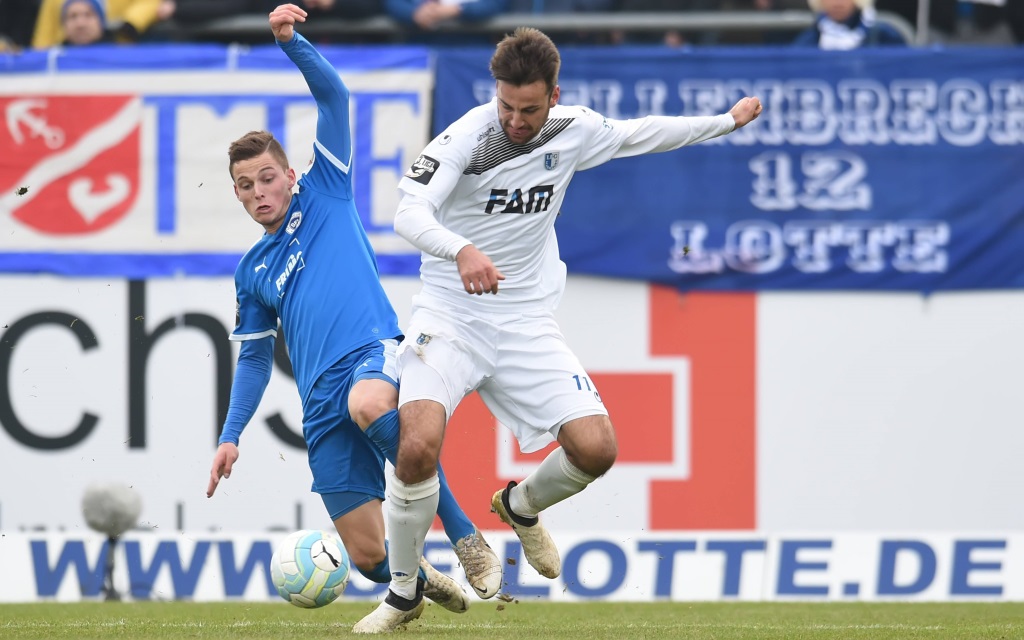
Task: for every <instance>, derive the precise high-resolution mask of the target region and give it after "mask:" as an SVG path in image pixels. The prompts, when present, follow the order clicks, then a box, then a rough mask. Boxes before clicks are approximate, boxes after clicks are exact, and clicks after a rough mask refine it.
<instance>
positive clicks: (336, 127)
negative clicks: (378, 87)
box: [270, 4, 352, 173]
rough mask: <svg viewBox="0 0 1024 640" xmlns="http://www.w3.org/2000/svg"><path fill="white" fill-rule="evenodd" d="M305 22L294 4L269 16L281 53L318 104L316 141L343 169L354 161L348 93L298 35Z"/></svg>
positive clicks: (318, 55) (315, 51)
mask: <svg viewBox="0 0 1024 640" xmlns="http://www.w3.org/2000/svg"><path fill="white" fill-rule="evenodd" d="M305 21H306V12H305V11H303V10H302V9H301V8H299V7H297V6H296V5H294V4H283V5H280V6H279V7H277V8H276V9H274V10H273V11H272V12H271V13H270V30H271V31H273V32H274V38H276V39H277V42H278V44H279V45H280V47H281V50H282V51H284V52H285V54H286V55H287V56H288V58H289V59H290V60H291V61H292V62H293V63H295V66H296V67H298V69H299V71H301V72H302V77H303V78H305V80H306V85H307V86H308V87H309V92H310V93H311V94H313V98H314V99H315V100H316V107H317V120H316V140H317V142H318V143H320V144H321V145H322V146H323V147H324V148H326V149H327V151H329V152H330V155H332V156H333V157H334V158H336V159H337V160H338V161H339V162H340V163H341V165H342V167H341V168H342V169H343V171H345V172H346V173H347V167H348V166H349V165H350V164H351V160H352V136H351V131H350V123H349V91H348V87H346V86H345V83H343V82H342V81H341V78H340V77H338V72H337V70H335V68H334V67H332V66H331V64H330V63H329V62H327V60H326V59H325V58H324V57H323V56H322V55H320V52H319V51H317V50H316V48H315V47H314V46H313V45H312V44H310V42H309V41H308V40H306V39H305V38H303V37H302V35H301V34H300V33H298V32H296V31H295V24H296V23H297V22H305Z"/></svg>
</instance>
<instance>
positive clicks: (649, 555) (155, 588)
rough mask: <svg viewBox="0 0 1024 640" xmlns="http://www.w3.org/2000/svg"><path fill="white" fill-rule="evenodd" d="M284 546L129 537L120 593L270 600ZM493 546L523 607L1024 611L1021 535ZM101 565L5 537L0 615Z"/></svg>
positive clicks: (432, 546)
mask: <svg viewBox="0 0 1024 640" xmlns="http://www.w3.org/2000/svg"><path fill="white" fill-rule="evenodd" d="M285 535H286V533H275V534H263V535H259V534H255V535H254V534H235V535H227V536H225V535H217V536H209V535H208V534H196V533H189V532H185V535H176V536H171V537H165V536H160V535H155V534H152V535H151V534H145V533H142V534H139V533H134V532H129V533H128V534H127V535H126V536H124V539H123V541H122V543H121V544H120V545H118V547H117V549H116V551H115V554H116V555H115V557H114V566H115V574H114V586H115V588H118V589H119V590H121V591H122V592H123V593H124V594H125V595H126V596H128V597H130V598H131V599H135V600H151V599H173V600H179V599H188V600H194V601H220V600H225V599H242V600H250V601H260V600H276V599H277V598H278V596H277V594H276V592H275V591H274V589H273V587H272V586H271V581H270V570H269V565H270V556H271V554H272V553H273V549H274V546H275V545H276V544H277V543H278V542H279V541H280V539H281V538H283V537H284V536H285ZM486 535H487V538H488V540H489V541H490V542H491V544H492V546H494V547H495V549H496V550H497V551H498V552H499V555H500V556H501V557H507V558H511V559H512V560H514V562H509V563H507V564H506V565H505V566H504V572H505V575H504V582H505V587H504V592H505V593H506V594H508V595H510V596H513V597H516V598H520V599H539V600H553V601H585V600H594V599H600V600H606V601H607V600H612V601H651V600H704V601H713V600H748V601H758V600H769V601H771V600H809V601H828V600H832V601H843V600H853V601H863V600H868V601H887V600H888V601H891V600H905V601H936V600H938V601H944V600H971V601H992V600H997V601H998V600H1001V601H1017V600H1024V577H1022V576H1024V551H1022V549H1024V544H1022V543H1024V535H1021V534H1008V535H1004V534H986V535H952V534H935V533H928V532H918V533H906V532H901V533H900V534H899V535H888V534H884V533H856V534H853V533H851V534H834V535H833V534H828V533H824V534H823V533H818V534H814V535H782V536H776V535H772V536H765V535H763V534H758V533H756V532H749V533H742V534H740V533H735V532H720V533H714V532H700V533H695V532H683V531H671V532H663V533H661V534H658V535H650V534H645V533H643V532H628V533H623V534H621V535H618V536H614V537H610V536H592V535H556V536H555V539H556V543H557V544H558V546H559V551H560V553H561V556H562V575H561V576H560V577H559V578H558V579H556V580H546V579H544V578H541V577H540V576H538V575H537V574H536V572H534V571H533V569H531V568H530V567H529V566H528V564H527V563H526V562H525V560H524V558H523V555H522V547H521V545H520V543H519V540H518V538H516V537H515V535H514V534H512V533H511V532H508V531H501V532H496V531H491V532H487V534H486ZM107 552H108V546H107V544H106V543H105V542H104V541H103V538H102V536H99V535H93V536H85V537H83V536H81V534H74V535H67V534H50V535H45V536H42V535H32V534H11V535H6V536H5V537H4V538H3V539H2V540H0V565H2V566H3V567H4V568H5V571H6V572H7V573H8V574H10V575H18V576H22V577H23V579H21V580H6V581H4V582H3V583H0V602H33V601H38V600H58V601H76V600H81V599H96V598H98V597H100V596H101V592H102V584H103V572H104V568H105V561H106V554H107ZM424 555H425V556H426V557H427V558H428V559H429V560H430V561H431V563H432V564H433V565H434V566H435V567H437V569H438V570H439V571H442V572H444V573H447V574H449V575H451V576H452V577H454V578H456V579H457V580H460V581H464V576H463V573H462V571H461V570H460V569H459V567H458V561H457V558H456V557H455V555H454V552H453V551H452V549H451V546H450V545H449V544H448V542H447V540H443V539H440V538H439V537H437V536H436V535H431V536H430V538H428V540H427V543H426V546H425V549H424ZM386 588H387V585H382V584H374V583H371V582H369V581H368V580H366V579H365V578H363V577H362V576H361V575H359V574H358V572H356V571H353V573H352V580H351V582H350V584H349V587H348V589H347V590H346V592H345V596H344V597H345V598H347V599H350V600H361V599H379V598H380V596H381V594H382V592H383V591H384V590H385V589H386Z"/></svg>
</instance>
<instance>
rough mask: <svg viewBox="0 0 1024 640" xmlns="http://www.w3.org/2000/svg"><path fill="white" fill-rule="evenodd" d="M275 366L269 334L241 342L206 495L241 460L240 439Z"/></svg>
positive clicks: (210, 494)
mask: <svg viewBox="0 0 1024 640" xmlns="http://www.w3.org/2000/svg"><path fill="white" fill-rule="evenodd" d="M273 367H274V338H272V337H270V336H267V337H264V338H259V339H256V340H246V341H244V342H242V345H241V348H240V349H239V351H238V365H237V366H236V367H235V379H234V382H233V383H232V385H231V399H230V400H229V402H228V415H227V418H226V419H225V420H224V429H223V430H222V431H221V434H220V439H219V441H218V446H217V453H215V454H214V456H213V464H212V465H211V467H210V482H209V484H208V485H207V486H206V497H207V498H210V497H212V496H213V493H214V492H215V491H216V490H217V485H218V484H219V483H220V479H221V478H227V477H229V476H230V475H231V469H232V467H234V464H235V461H236V460H238V439H239V437H240V436H241V435H242V430H243V429H245V426H246V425H247V424H249V421H250V420H252V416H253V415H254V414H255V413H256V409H257V408H258V407H259V406H260V400H262V399H263V393H264V391H266V390H267V384H268V383H269V382H270V374H271V371H272V370H273Z"/></svg>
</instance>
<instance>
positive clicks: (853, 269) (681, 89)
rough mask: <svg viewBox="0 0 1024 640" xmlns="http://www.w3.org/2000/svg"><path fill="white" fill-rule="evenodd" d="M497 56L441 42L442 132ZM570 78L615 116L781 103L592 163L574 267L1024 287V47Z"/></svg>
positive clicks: (765, 286) (747, 284)
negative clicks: (703, 132)
mask: <svg viewBox="0 0 1024 640" xmlns="http://www.w3.org/2000/svg"><path fill="white" fill-rule="evenodd" d="M487 61H488V53H487V52H478V51H468V50H461V51H459V50H455V51H440V52H439V53H438V63H437V90H436V94H435V112H434V133H435V134H437V133H440V132H441V131H442V130H443V129H444V127H445V126H447V124H449V123H450V122H452V121H454V120H455V119H457V118H458V117H460V116H461V115H462V114H463V113H464V112H465V111H466V110H468V109H469V108H471V107H473V106H475V105H477V104H480V103H483V102H486V101H488V100H490V99H491V97H492V96H493V94H494V81H493V79H491V77H490V76H489V74H488V70H487V69H488V67H487ZM559 85H560V86H561V98H560V103H561V104H565V105H582V106H584V107H587V108H589V109H592V110H594V111H597V112H598V113H601V114H603V115H604V116H606V118H608V119H609V120H617V119H629V118H636V117H641V116H647V115H668V116H674V115H684V116H701V115H714V114H719V113H725V112H726V111H728V110H729V109H730V107H731V106H732V105H733V104H735V103H736V102H737V100H739V98H741V97H743V96H757V97H758V98H760V100H761V102H762V103H763V105H764V111H763V113H762V115H761V117H760V118H759V119H758V120H756V121H754V122H753V123H752V124H750V125H748V126H747V127H744V128H743V129H740V130H739V131H735V132H733V133H731V134H729V135H727V136H723V137H720V138H718V139H715V140H712V141H709V142H705V143H702V144H699V145H696V146H692V147H689V148H686V149H683V150H679V151H674V152H669V153H665V154H655V155H647V156H642V157H638V158H631V159H619V160H615V161H613V162H610V163H608V164H605V165H603V166H601V167H598V168H596V169H593V170H589V171H586V172H583V173H581V174H579V175H578V176H577V177H576V179H575V180H574V182H573V186H572V188H571V190H570V191H571V192H570V193H569V194H568V196H567V197H566V199H565V202H564V206H563V209H562V211H561V214H562V215H561V216H560V218H559V222H558V226H557V228H558V233H559V244H560V247H561V253H562V258H563V260H565V262H566V263H567V265H568V266H569V269H570V271H572V272H576V273H586V274H595V275H604V276H611V277H619V278H623V277H624V278H634V279H642V280H648V281H652V282H657V283H662V284H669V285H674V286H677V287H680V288H683V289H706V290H855V289H871V290H879V289H888V290H904V291H923V292H929V291H936V290H955V289H979V288H984V289H991V288H1017V287H1020V286H1022V285H1024V256H1022V255H1021V254H1020V252H1019V251H1018V250H1017V248H1018V247H1020V246H1021V243H1022V242H1024V224H1022V223H1024V179H1021V166H1022V163H1024V50H1007V49H990V50H981V49H955V50H953V49H951V50H946V51H943V50H937V49H912V50H891V49H890V50H883V49H875V50H860V51H842V52H828V51H826V52H820V53H819V52H815V54H814V55H813V56H809V55H808V54H807V53H806V52H805V51H802V50H797V49H784V48H779V49H698V50H688V51H678V50H669V49H641V50H635V49H605V50H590V51H588V50H579V49H567V50H565V51H563V52H562V71H561V74H560V77H559ZM609 126H619V125H617V124H615V123H614V122H609ZM556 142H557V139H556ZM555 146H557V145H555ZM549 155H550V154H549ZM537 162H538V163H540V162H543V158H538V160H537ZM529 186H531V185H524V187H529ZM524 192H525V189H524ZM508 200H509V201H510V202H512V203H513V204H514V200H513V199H512V198H509V199H508ZM509 206H512V205H509Z"/></svg>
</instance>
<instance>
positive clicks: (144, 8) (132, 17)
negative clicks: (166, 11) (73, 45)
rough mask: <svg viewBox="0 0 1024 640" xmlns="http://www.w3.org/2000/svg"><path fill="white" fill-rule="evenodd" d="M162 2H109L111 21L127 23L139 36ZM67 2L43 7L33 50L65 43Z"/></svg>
mask: <svg viewBox="0 0 1024 640" xmlns="http://www.w3.org/2000/svg"><path fill="white" fill-rule="evenodd" d="M160 2H161V0H106V3H105V4H106V10H107V22H108V24H109V23H119V22H125V23H128V24H130V25H132V26H133V27H135V30H136V31H137V32H138V33H144V32H145V31H146V29H148V28H149V27H150V26H151V25H152V24H153V23H154V22H156V12H157V9H158V8H159V7H160ZM63 6H64V0H43V2H42V4H41V5H40V7H39V18H38V19H37V20H36V30H35V33H33V34H32V47H33V48H34V49H46V48H49V47H53V46H56V45H58V44H60V43H62V42H64V29H63V28H62V27H61V24H60V12H61V8H62V7H63Z"/></svg>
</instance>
